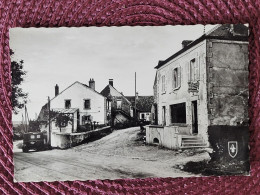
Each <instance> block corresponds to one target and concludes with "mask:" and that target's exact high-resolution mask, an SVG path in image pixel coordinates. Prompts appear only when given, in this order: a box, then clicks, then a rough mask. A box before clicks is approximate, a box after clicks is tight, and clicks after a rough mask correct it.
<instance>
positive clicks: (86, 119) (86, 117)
mask: <svg viewBox="0 0 260 195" xmlns="http://www.w3.org/2000/svg"><path fill="white" fill-rule="evenodd" d="M89 122H91V116H90V115H83V116H82V125H85V124H86V123H89Z"/></svg>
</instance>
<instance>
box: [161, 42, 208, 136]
mask: <svg viewBox="0 0 260 195" xmlns="http://www.w3.org/2000/svg"><path fill="white" fill-rule="evenodd" d="M194 58H195V59H196V61H197V62H198V63H199V73H200V74H199V92H198V93H194V94H193V93H191V92H188V76H189V64H190V61H191V60H192V59H194ZM176 67H181V86H180V88H179V89H176V90H173V88H172V71H173V69H174V68H176ZM163 75H165V82H166V91H165V93H163V92H162V84H161V81H162V79H161V77H162V76H163ZM157 98H158V123H159V124H161V125H162V107H163V106H165V107H166V126H169V125H171V116H170V105H172V104H178V103H183V102H185V103H186V123H187V125H188V126H190V129H191V125H192V111H191V109H192V108H191V101H195V100H198V101H197V103H198V134H200V135H202V136H203V138H204V139H205V140H207V127H208V115H207V113H208V111H207V85H206V40H204V41H202V42H201V43H199V44H197V45H196V46H194V47H192V48H190V49H188V50H187V51H185V52H184V53H182V54H181V55H179V56H178V57H176V58H175V59H173V60H171V61H170V62H168V63H167V64H165V65H164V66H162V67H160V68H159V69H158V70H157Z"/></svg>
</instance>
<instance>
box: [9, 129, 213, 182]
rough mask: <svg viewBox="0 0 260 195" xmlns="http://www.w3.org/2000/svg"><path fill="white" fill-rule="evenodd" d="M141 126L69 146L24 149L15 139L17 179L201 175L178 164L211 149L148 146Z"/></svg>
mask: <svg viewBox="0 0 260 195" xmlns="http://www.w3.org/2000/svg"><path fill="white" fill-rule="evenodd" d="M139 132H140V128H137V127H133V128H128V129H124V130H117V131H114V132H112V133H111V134H110V135H107V136H105V137H103V138H102V139H100V140H97V141H94V142H91V143H87V144H83V145H80V146H77V147H74V148H71V149H67V150H59V149H54V150H50V151H41V152H29V153H23V152H22V150H21V149H18V148H17V145H19V143H18V142H14V164H15V169H14V171H15V181H16V182H22V181H23V182H29V181H57V180H59V181H67V180H68V181H71V180H95V179H120V178H146V177H189V176H199V175H194V174H191V173H187V172H183V171H181V170H180V169H178V168H176V166H177V165H178V166H179V165H182V164H184V163H186V162H188V161H200V160H204V159H209V156H208V153H207V152H205V151H200V152H199V153H194V152H193V151H189V150H186V151H184V152H178V151H173V150H167V149H163V148H159V147H158V146H147V145H144V144H143V143H142V141H138V140H139V138H140V137H139V134H138V133H139Z"/></svg>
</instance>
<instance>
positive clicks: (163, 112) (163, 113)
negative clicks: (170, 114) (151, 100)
mask: <svg viewBox="0 0 260 195" xmlns="http://www.w3.org/2000/svg"><path fill="white" fill-rule="evenodd" d="M162 124H163V126H165V125H166V120H165V106H163V107H162Z"/></svg>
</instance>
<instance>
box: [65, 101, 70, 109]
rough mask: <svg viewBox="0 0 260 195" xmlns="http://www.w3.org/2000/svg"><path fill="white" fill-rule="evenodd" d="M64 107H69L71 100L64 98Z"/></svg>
mask: <svg viewBox="0 0 260 195" xmlns="http://www.w3.org/2000/svg"><path fill="white" fill-rule="evenodd" d="M65 108H66V109H69V108H71V100H65Z"/></svg>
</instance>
